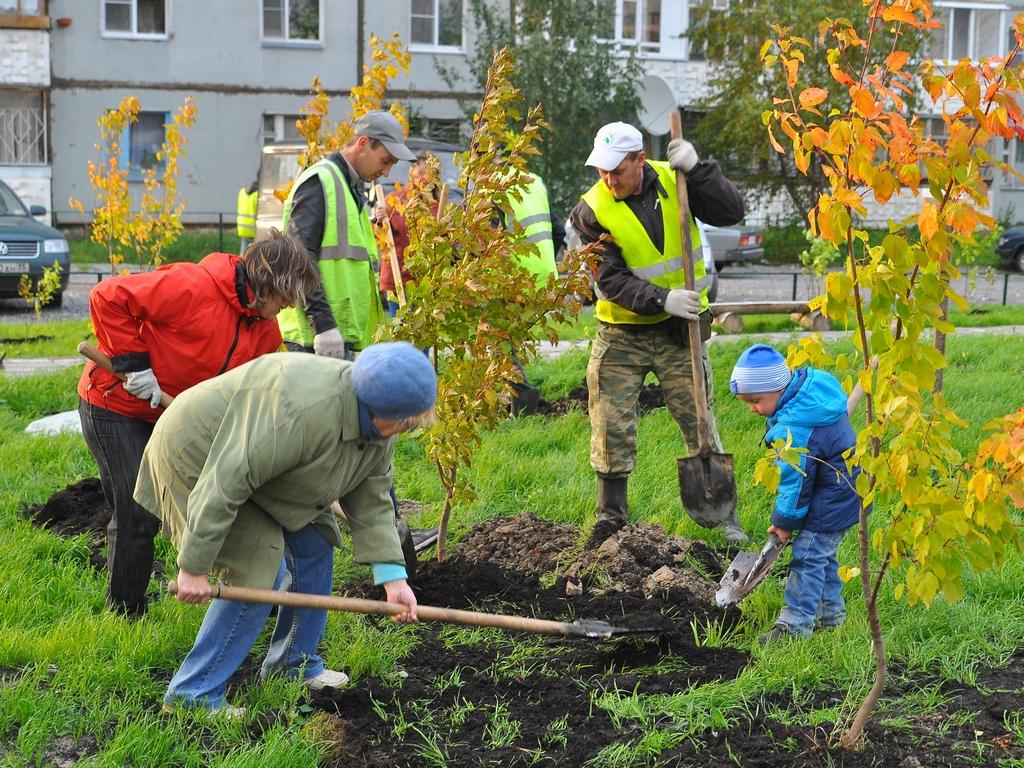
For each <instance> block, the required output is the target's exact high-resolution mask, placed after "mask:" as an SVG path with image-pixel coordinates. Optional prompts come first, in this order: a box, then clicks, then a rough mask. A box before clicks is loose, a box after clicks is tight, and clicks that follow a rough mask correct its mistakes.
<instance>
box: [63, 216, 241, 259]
mask: <svg viewBox="0 0 1024 768" xmlns="http://www.w3.org/2000/svg"><path fill="white" fill-rule="evenodd" d="M222 237H223V243H222ZM238 243H239V241H238V235H237V234H235V228H234V226H233V225H225V227H224V233H223V236H221V235H220V234H219V233H218V232H217V230H216V229H213V230H194V229H189V230H187V231H185V232H182V233H181V235H180V236H179V237H178V239H177V240H175V241H174V242H173V243H172V244H171V245H170V246H168V248H167V250H165V251H164V254H163V257H164V259H163V260H164V262H165V263H166V262H171V261H199V260H200V259H202V258H203V257H204V256H205V255H206V254H208V253H213V252H214V251H224V252H226V253H238ZM68 246H69V247H70V249H71V263H72V265H74V264H105V263H106V262H107V261H108V260H109V256H108V255H107V246H106V245H101V244H99V243H94V242H93V241H92V240H90V239H89V238H88V236H82V235H78V236H71V237H68ZM125 262H126V263H127V264H129V265H131V264H137V263H138V258H137V257H135V256H134V255H132V254H126V256H125Z"/></svg>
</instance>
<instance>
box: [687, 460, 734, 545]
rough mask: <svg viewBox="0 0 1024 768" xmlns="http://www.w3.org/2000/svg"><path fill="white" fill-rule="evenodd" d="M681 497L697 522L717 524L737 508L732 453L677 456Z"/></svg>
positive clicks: (705, 525)
mask: <svg viewBox="0 0 1024 768" xmlns="http://www.w3.org/2000/svg"><path fill="white" fill-rule="evenodd" d="M677 463H678V466H679V498H680V499H682V502H683V508H684V509H686V514H688V515H689V516H690V517H691V518H692V519H693V521H694V522H695V523H697V524H698V525H702V526H704V527H705V528H715V527H717V526H719V525H721V524H722V523H724V522H726V521H727V520H729V519H731V518H732V513H733V510H734V509H736V480H735V478H734V476H733V471H732V454H730V453H710V452H709V453H697V454H695V455H693V456H687V457H683V458H681V459H678V460H677Z"/></svg>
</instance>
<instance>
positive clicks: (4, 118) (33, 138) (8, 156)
mask: <svg viewBox="0 0 1024 768" xmlns="http://www.w3.org/2000/svg"><path fill="white" fill-rule="evenodd" d="M43 104H44V102H43V92H42V91H13V90H0V165H46V112H45V111H44V109H43Z"/></svg>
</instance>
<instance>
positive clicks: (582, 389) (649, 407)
mask: <svg viewBox="0 0 1024 768" xmlns="http://www.w3.org/2000/svg"><path fill="white" fill-rule="evenodd" d="M589 391H590V390H588V389H587V382H585V381H584V382H583V383H582V384H580V385H579V386H578V387H576V389H574V390H572V391H571V392H570V393H569V394H568V395H566V396H565V397H563V398H561V399H560V400H555V401H553V402H549V401H548V400H543V399H542V400H541V401H540V403H538V404H537V410H536V411H535V412H536V413H539V414H541V415H542V416H564V415H565V414H566V413H568V412H569V411H570V410H572V409H573V408H578V409H580V410H582V411H583V412H584V413H586V412H587V398H588V396H589ZM664 405H665V396H664V395H663V394H662V393H661V387H660V386H659V385H657V384H648V385H647V386H646V387H644V388H643V389H641V390H640V398H639V400H638V401H637V408H639V409H640V413H648V412H649V411H653V410H654V409H655V408H662V407H664Z"/></svg>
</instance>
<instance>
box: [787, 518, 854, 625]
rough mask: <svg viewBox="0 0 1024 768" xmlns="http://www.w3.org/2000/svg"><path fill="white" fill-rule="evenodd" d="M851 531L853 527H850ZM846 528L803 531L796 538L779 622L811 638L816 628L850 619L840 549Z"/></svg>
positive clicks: (838, 623)
mask: <svg viewBox="0 0 1024 768" xmlns="http://www.w3.org/2000/svg"><path fill="white" fill-rule="evenodd" d="M847 530H849V529H847ZM844 535H846V531H845V530H843V531H828V532H823V531H800V533H798V534H797V535H796V537H795V538H794V539H793V559H792V560H791V562H790V566H789V579H788V580H787V581H786V591H785V594H784V596H783V597H784V599H785V602H786V604H785V606H783V608H782V611H781V613H779V618H778V620H777V622H776V623H777V624H784V625H785V626H786V628H787V629H788V630H789V632H790V634H793V635H799V636H801V637H809V636H810V634H811V633H812V632H813V631H814V629H815V627H826V628H831V627H838V626H839V625H840V624H842V623H843V621H844V620H845V619H846V604H845V603H844V602H843V582H842V581H841V580H840V579H839V562H838V561H837V560H836V550H837V549H839V543H840V542H841V541H842V540H843V536H844Z"/></svg>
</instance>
